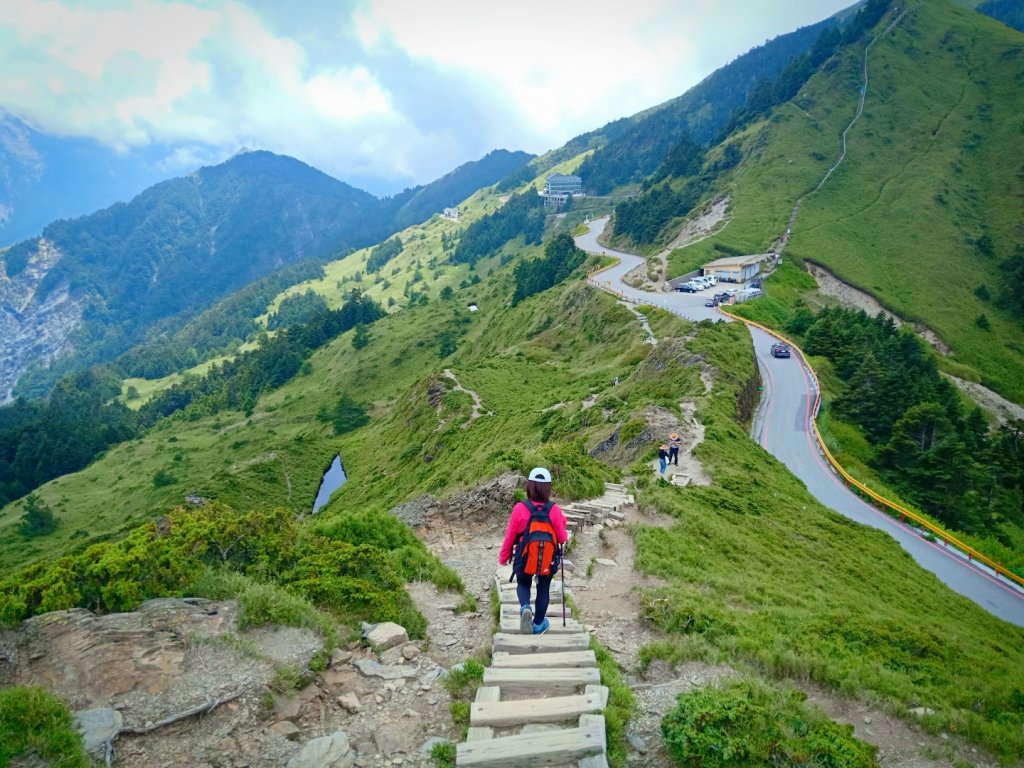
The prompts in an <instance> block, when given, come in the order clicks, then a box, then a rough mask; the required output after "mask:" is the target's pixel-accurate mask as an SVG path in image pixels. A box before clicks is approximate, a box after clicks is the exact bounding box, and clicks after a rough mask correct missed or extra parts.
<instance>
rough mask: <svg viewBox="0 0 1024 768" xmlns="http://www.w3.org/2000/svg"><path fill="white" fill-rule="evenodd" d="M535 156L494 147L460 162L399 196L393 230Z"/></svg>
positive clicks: (463, 196) (462, 197)
mask: <svg viewBox="0 0 1024 768" xmlns="http://www.w3.org/2000/svg"><path fill="white" fill-rule="evenodd" d="M534 157H535V155H531V154H530V153H529V152H509V151H508V150H507V149H496V150H494V151H493V152H489V153H488V154H486V155H485V156H484V157H482V158H480V159H479V160H474V161H472V162H469V163H463V164H462V165H460V166H459V167H458V168H456V169H455V170H454V171H450V172H449V173H446V174H445V175H444V176H442V177H441V178H440V179H437V180H436V181H432V182H431V183H430V184H427V185H425V186H421V187H416V188H415V189H412V190H409V191H408V192H407V193H403V194H402V195H398V196H397V197H396V200H395V201H396V202H398V203H400V204H401V207H400V208H398V210H397V211H395V214H394V223H395V229H402V228H404V227H407V226H409V225H410V224H418V223H419V222H421V221H426V220H427V219H429V218H430V217H431V216H432V215H434V214H435V213H439V212H441V211H442V210H443V209H445V208H451V207H454V206H456V205H458V204H459V203H461V202H462V201H463V200H465V199H466V198H467V197H469V196H470V195H472V194H473V193H474V192H476V191H477V190H478V189H480V188H481V187H489V186H490V185H491V184H494V183H495V182H496V181H498V180H499V179H503V178H505V177H506V176H508V175H509V174H512V173H515V172H516V171H518V170H520V169H521V168H523V167H524V166H525V165H526V164H527V163H528V162H530V161H531V160H532V159H533V158H534Z"/></svg>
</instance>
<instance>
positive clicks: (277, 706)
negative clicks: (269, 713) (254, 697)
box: [273, 693, 302, 720]
mask: <svg viewBox="0 0 1024 768" xmlns="http://www.w3.org/2000/svg"><path fill="white" fill-rule="evenodd" d="M273 698H274V717H276V718H277V719H278V720H297V719H298V717H299V712H301V711H302V702H301V701H299V700H298V699H297V698H296V697H294V696H282V695H280V694H278V693H275V694H273Z"/></svg>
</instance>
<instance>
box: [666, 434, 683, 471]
mask: <svg viewBox="0 0 1024 768" xmlns="http://www.w3.org/2000/svg"><path fill="white" fill-rule="evenodd" d="M682 444H683V439H682V438H681V437H679V433H678V432H673V433H672V434H671V435H669V439H668V460H669V463H671V464H675V465H676V466H677V467H678V466H679V446H681V445H682Z"/></svg>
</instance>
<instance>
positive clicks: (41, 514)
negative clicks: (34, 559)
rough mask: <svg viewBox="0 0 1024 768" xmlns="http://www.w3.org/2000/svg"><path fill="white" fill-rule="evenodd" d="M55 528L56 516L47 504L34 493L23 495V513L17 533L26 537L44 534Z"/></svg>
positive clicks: (30, 537) (51, 531)
mask: <svg viewBox="0 0 1024 768" xmlns="http://www.w3.org/2000/svg"><path fill="white" fill-rule="evenodd" d="M55 530H57V518H56V517H55V516H54V514H53V510H52V509H50V507H49V505H48V504H47V503H46V502H45V501H43V500H42V499H41V498H39V497H38V496H36V494H34V493H30V494H29V495H28V496H26V497H25V514H24V515H22V516H21V522H20V523H19V525H18V533H20V534H21V535H22V536H24V537H25V538H26V539H32V538H35V537H36V536H45V535H46V534H48V533H53V532H54V531H55Z"/></svg>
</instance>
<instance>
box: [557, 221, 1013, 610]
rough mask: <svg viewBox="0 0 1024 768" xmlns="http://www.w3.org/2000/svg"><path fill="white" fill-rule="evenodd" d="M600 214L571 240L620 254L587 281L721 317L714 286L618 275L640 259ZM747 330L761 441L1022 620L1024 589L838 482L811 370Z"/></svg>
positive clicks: (857, 516) (823, 495)
mask: <svg viewBox="0 0 1024 768" xmlns="http://www.w3.org/2000/svg"><path fill="white" fill-rule="evenodd" d="M606 222H607V220H606V219H599V220H597V221H594V222H591V224H590V227H591V229H590V232H588V233H587V234H585V235H581V236H580V237H577V238H576V244H577V245H578V246H579V247H580V248H582V249H583V250H585V251H589V252H591V253H605V254H607V255H609V256H616V257H618V258H619V259H621V262H620V263H619V264H617V265H616V266H614V267H612V268H611V269H609V270H606V271H604V272H601V273H600V274H598V275H596V276H594V277H593V278H591V282H592V283H593V284H594V285H597V286H599V287H601V288H604V289H605V290H609V291H611V292H612V293H615V294H618V295H620V296H623V297H624V298H628V299H632V300H635V301H638V302H641V303H644V304H651V305H654V306H659V307H664V308H665V309H668V310H669V311H671V312H674V313H675V314H678V315H680V316H682V317H687V318H690V319H693V320H704V319H712V320H724V319H726V318H725V316H724V315H722V314H721V313H720V312H719V311H718V310H717V309H714V308H711V307H705V306H704V301H705V300H706V299H707V297H708V296H709V295H712V294H714V293H715V292H716V291H717V287H715V288H710V289H708V290H706V291H702V292H700V293H676V292H672V293H647V292H644V291H640V290H637V289H636V288H631V287H630V286H628V285H625V284H624V283H622V277H623V276H624V275H625V274H626V273H627V272H629V271H630V270H631V269H633V268H634V267H636V266H638V265H640V264H643V263H644V261H645V259H644V258H643V257H641V256H636V255H634V254H630V253H623V252H622V251H615V250H612V249H610V248H605V247H604V246H602V245H600V244H598V242H597V238H598V236H599V235H600V234H601V232H602V231H604V225H605V223H606ZM750 331H751V334H752V336H753V340H754V350H755V352H756V354H757V358H758V363H759V365H760V366H761V372H762V378H763V380H764V393H765V398H764V401H763V402H762V404H761V408H760V409H759V411H758V414H757V417H756V419H755V432H756V434H757V437H758V440H759V442H760V443H761V445H762V446H763V447H764V448H765V449H766V450H767V451H768V452H769V453H771V454H772V455H774V456H775V457H776V458H777V459H779V461H781V462H782V463H783V464H785V465H786V466H787V467H788V468H789V469H790V471H791V472H793V474H794V475H796V476H797V477H799V478H800V479H801V480H802V481H803V482H804V484H805V485H806V486H807V489H808V490H809V491H810V492H811V494H812V495H813V496H814V497H815V498H816V499H818V501H820V502H821V503H822V504H824V505H825V506H827V507H830V508H831V509H834V510H835V511H836V512H839V513H840V514H842V515H844V516H846V517H848V518H850V519H851V520H855V521H856V522H858V523H862V524H864V525H869V526H871V527H872V528H878V529H880V530H882V531H885V532H886V533H888V534H889V535H890V536H892V537H893V538H894V539H896V541H897V542H899V544H900V546H902V547H903V548H904V549H905V550H906V551H907V552H908V553H909V554H910V555H911V557H913V558H914V560H915V561H917V563H918V564H919V565H920V566H921V567H922V568H925V569H926V570H928V571H931V572H932V573H933V574H935V575H936V576H937V577H938V578H939V580H940V581H942V582H943V583H944V584H946V586H948V587H949V588H950V589H952V590H953V591H954V592H957V593H959V594H961V595H963V596H964V597H966V598H968V599H969V600H972V601H974V602H975V603H977V604H978V605H980V606H981V607H982V608H984V609H985V610H987V611H989V612H990V613H992V614H994V615H995V616H998V617H999V618H1001V619H1004V620H1005V621H1008V622H1010V623H1012V624H1016V625H1017V626H1024V590H1022V589H1020V588H1019V587H1017V586H1016V585H1015V584H1013V583H1012V582H1009V581H1007V580H1006V579H1005V578H1003V577H1001V576H998V575H996V574H995V573H993V572H992V571H990V570H989V569H988V568H987V567H985V566H982V565H979V564H977V563H975V562H969V561H968V560H967V559H966V557H965V556H963V555H961V554H960V553H958V552H956V551H955V550H952V549H949V548H947V547H945V546H943V545H942V544H941V543H934V542H930V541H927V540H926V539H924V538H923V537H922V536H921V535H920V534H918V533H917V532H916V530H915V529H913V528H911V527H910V526H908V525H905V524H903V523H900V522H899V521H897V520H894V519H893V518H891V517H889V516H888V515H886V514H883V513H882V512H880V511H879V510H877V509H875V508H874V507H872V506H871V505H869V504H867V503H865V502H864V501H863V500H861V499H860V497H858V496H857V495H856V494H854V493H852V492H851V491H850V490H849V489H848V488H847V487H846V486H845V485H844V484H843V483H842V481H841V480H840V479H839V478H838V477H837V476H836V474H835V473H834V472H833V471H832V469H831V467H829V465H828V463H827V461H826V460H825V458H824V456H823V455H822V454H821V453H820V451H819V449H818V446H817V444H816V441H815V439H814V433H813V430H812V429H811V427H810V421H811V419H812V418H813V414H812V413H811V409H812V408H813V407H814V401H815V395H816V393H815V391H814V380H813V378H812V377H811V376H810V374H809V373H808V372H807V370H806V369H805V368H804V365H803V362H802V361H801V359H800V357H799V355H797V354H795V353H794V355H793V357H790V358H788V359H787V358H773V357H772V356H771V352H770V347H771V344H772V342H773V341H774V340H775V339H774V338H773V337H772V336H771V335H770V334H768V333H765V332H764V331H762V330H760V329H758V328H755V327H753V326H750ZM878 567H879V569H882V568H884V567H885V564H884V563H879V565H878Z"/></svg>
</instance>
